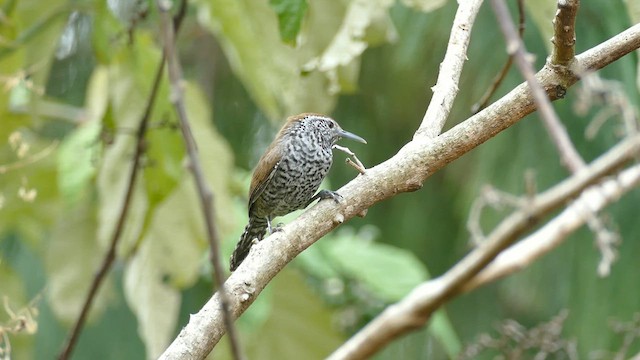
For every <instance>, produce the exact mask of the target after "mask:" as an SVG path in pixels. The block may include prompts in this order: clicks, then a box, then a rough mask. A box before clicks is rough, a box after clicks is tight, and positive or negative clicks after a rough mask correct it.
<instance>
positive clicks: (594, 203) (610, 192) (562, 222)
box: [462, 165, 640, 292]
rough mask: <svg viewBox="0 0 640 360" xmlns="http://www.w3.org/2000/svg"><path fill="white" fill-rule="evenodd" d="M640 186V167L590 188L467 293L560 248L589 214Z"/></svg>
mask: <svg viewBox="0 0 640 360" xmlns="http://www.w3.org/2000/svg"><path fill="white" fill-rule="evenodd" d="M638 185H640V165H634V166H632V167H630V168H628V169H626V170H623V171H621V172H620V173H619V174H618V175H616V176H615V177H614V178H613V179H609V180H606V181H604V182H603V183H601V184H598V185H594V186H592V187H590V188H588V189H586V190H585V191H584V192H583V193H582V194H581V195H580V197H579V198H578V199H576V200H575V201H574V202H573V203H572V204H570V205H569V206H567V208H566V209H565V210H563V211H562V212H561V213H560V214H559V215H558V216H556V217H555V218H553V219H552V220H550V221H549V222H547V224H545V225H544V226H543V227H542V228H540V229H539V230H538V231H536V232H535V233H533V234H531V235H529V236H527V237H526V238H524V239H522V240H520V241H519V242H518V243H517V244H515V245H513V246H511V247H510V248H509V249H507V250H505V251H503V252H502V253H501V254H500V255H498V256H497V257H496V258H495V259H494V260H493V261H492V262H491V264H489V266H487V267H486V268H484V269H483V270H482V271H481V272H480V273H479V274H478V275H476V276H475V277H474V278H473V279H471V281H469V282H467V283H466V284H465V285H464V287H463V288H462V291H463V292H468V291H471V290H473V289H476V288H478V287H480V286H482V285H485V284H487V283H489V282H493V281H496V280H498V279H501V278H504V277H506V276H508V275H510V274H513V273H515V272H518V271H520V270H522V269H524V268H526V267H527V266H529V265H530V264H532V263H533V262H534V261H535V260H537V259H539V258H540V257H542V256H543V255H545V254H547V253H549V252H550V251H551V250H553V249H555V248H556V247H558V246H559V245H560V244H562V242H563V241H564V240H565V239H566V238H567V236H568V235H569V234H571V233H572V232H573V231H575V230H577V229H578V228H579V227H580V226H582V225H584V224H585V223H586V222H587V221H588V216H589V215H588V213H585V212H586V211H588V212H598V211H600V210H602V209H604V208H605V207H606V206H607V205H609V204H612V203H614V202H616V201H617V200H618V199H619V198H620V197H622V195H623V194H625V193H626V192H628V191H630V190H632V189H633V188H635V187H637V186H638Z"/></svg>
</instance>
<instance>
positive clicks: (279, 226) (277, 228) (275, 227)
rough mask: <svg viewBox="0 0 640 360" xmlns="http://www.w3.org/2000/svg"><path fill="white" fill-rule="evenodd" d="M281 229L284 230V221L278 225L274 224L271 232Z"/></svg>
mask: <svg viewBox="0 0 640 360" xmlns="http://www.w3.org/2000/svg"><path fill="white" fill-rule="evenodd" d="M280 231H284V223H278V224H277V225H276V226H274V227H273V228H271V233H272V234H273V233H275V232H280Z"/></svg>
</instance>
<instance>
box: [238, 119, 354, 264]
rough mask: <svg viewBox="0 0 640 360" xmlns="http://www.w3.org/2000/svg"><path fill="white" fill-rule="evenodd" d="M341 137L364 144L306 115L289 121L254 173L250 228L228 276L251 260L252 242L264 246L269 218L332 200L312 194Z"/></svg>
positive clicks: (331, 122)
mask: <svg viewBox="0 0 640 360" xmlns="http://www.w3.org/2000/svg"><path fill="white" fill-rule="evenodd" d="M343 137H345V138H350V139H353V140H356V141H360V142H363V143H365V144H366V141H365V140H364V139H362V138H361V137H359V136H357V135H354V134H352V133H349V132H347V131H344V130H342V129H341V128H340V126H339V125H338V123H336V122H335V120H333V119H331V118H329V117H327V116H324V115H320V114H312V113H304V114H300V115H296V116H292V117H290V118H289V119H287V122H286V123H285V124H284V126H283V127H282V129H280V131H279V132H278V134H277V135H276V138H275V139H274V141H273V142H272V143H271V145H269V147H268V148H267V150H266V151H265V153H264V155H262V157H261V158H260V160H259V161H258V165H257V166H256V168H255V170H254V173H253V177H252V179H251V187H250V189H249V224H248V225H247V227H246V228H245V231H244V232H243V234H242V236H241V237H240V241H239V242H238V245H236V249H235V250H234V252H233V255H231V266H230V268H231V271H234V270H235V269H236V268H237V267H238V266H239V265H240V263H242V261H243V260H244V259H245V257H246V256H247V255H248V254H249V250H250V249H251V246H252V245H253V242H254V241H260V240H262V238H263V237H264V235H265V233H266V231H267V229H270V227H271V220H272V219H273V218H275V217H277V216H282V215H286V214H288V213H290V212H292V211H295V210H298V209H303V208H305V207H306V206H307V205H308V204H309V203H310V202H311V201H313V200H315V199H317V198H319V197H320V198H324V197H326V196H333V195H331V193H330V192H323V193H322V194H316V195H314V194H315V193H316V191H317V190H318V187H319V186H320V183H321V182H322V180H323V179H324V177H325V176H326V175H327V172H328V171H329V168H330V167H331V163H332V162H333V154H332V152H331V148H332V146H333V145H334V144H335V143H336V142H337V141H338V140H340V139H341V138H343Z"/></svg>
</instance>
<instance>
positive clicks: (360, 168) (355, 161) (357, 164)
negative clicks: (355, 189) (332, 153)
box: [333, 145, 366, 175]
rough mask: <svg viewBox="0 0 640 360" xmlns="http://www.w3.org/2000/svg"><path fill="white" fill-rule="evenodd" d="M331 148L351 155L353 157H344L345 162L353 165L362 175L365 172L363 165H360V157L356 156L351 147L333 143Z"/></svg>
mask: <svg viewBox="0 0 640 360" xmlns="http://www.w3.org/2000/svg"><path fill="white" fill-rule="evenodd" d="M333 148H334V149H336V150H340V151H342V152H344V153H346V154H347V155H349V156H351V157H352V158H353V160H352V159H350V158H346V160H345V161H346V163H347V164H349V165H351V166H353V167H354V168H355V169H356V170H358V172H359V173H360V174H362V175H364V174H365V173H366V168H365V167H364V165H362V161H360V159H358V156H357V155H356V154H355V153H354V152H353V151H351V149H349V148H348V147H346V146H340V145H333Z"/></svg>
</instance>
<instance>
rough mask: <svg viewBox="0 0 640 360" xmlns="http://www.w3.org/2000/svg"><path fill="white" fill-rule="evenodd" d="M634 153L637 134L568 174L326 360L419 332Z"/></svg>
mask: <svg viewBox="0 0 640 360" xmlns="http://www.w3.org/2000/svg"><path fill="white" fill-rule="evenodd" d="M638 153H640V136H634V137H633V138H630V139H627V140H625V141H623V142H622V143H621V144H619V145H617V146H616V147H614V148H613V149H611V150H609V151H608V152H607V153H606V154H605V155H603V156H601V157H599V158H598V159H596V160H595V161H594V162H593V163H592V164H591V165H590V166H588V167H585V168H584V169H583V170H581V171H580V172H578V173H576V174H575V175H574V176H572V177H570V178H568V179H565V180H564V181H562V182H561V183H560V184H558V185H556V186H554V187H553V188H551V189H549V190H547V191H545V192H544V193H542V194H539V195H537V196H536V197H535V198H533V199H532V200H531V202H530V204H528V206H526V207H525V208H522V209H520V210H518V211H515V212H514V213H513V214H511V215H510V216H509V217H507V218H506V219H505V220H504V221H502V222H501V223H500V225H498V226H497V227H496V229H495V230H494V231H493V233H491V234H490V235H489V236H488V237H487V240H486V241H485V242H483V243H482V244H481V245H480V246H479V247H477V248H476V249H475V250H474V251H472V252H471V253H470V254H469V255H467V256H466V257H464V258H463V259H462V260H461V261H459V262H458V263H457V264H456V265H455V266H454V267H453V268H451V269H450V270H449V271H447V272H446V273H445V274H444V275H442V276H441V277H439V278H436V279H433V280H430V281H427V282H425V283H423V284H422V285H420V286H418V287H416V288H415V289H414V290H413V291H412V292H411V293H410V294H409V295H407V296H406V297H405V298H404V299H402V300H401V301H400V302H399V303H396V304H394V305H392V306H389V307H388V308H387V309H385V310H384V311H383V312H382V313H381V314H380V315H379V316H377V317H376V318H375V319H373V320H372V321H371V322H370V323H369V324H367V325H366V326H365V327H364V328H362V329H361V330H360V331H359V332H358V333H357V334H356V335H355V336H353V337H352V338H351V339H349V341H347V342H346V343H345V344H343V345H342V346H341V347H340V348H338V350H336V351H335V352H334V353H333V354H332V355H331V356H330V357H329V359H331V360H339V359H340V360H343V359H366V358H368V357H369V356H371V355H372V354H374V353H375V352H377V351H378V350H380V349H381V348H382V347H383V346H385V345H386V344H388V343H389V342H390V341H391V340H393V339H395V338H396V337H398V336H400V335H402V334H404V333H406V332H408V331H412V330H415V329H417V328H420V327H421V326H423V325H424V324H425V323H426V322H427V321H428V320H429V319H430V318H431V314H433V312H434V311H435V310H437V309H438V307H440V306H441V305H442V304H443V303H444V302H445V301H446V300H448V299H450V298H452V297H454V296H455V295H457V294H459V293H460V292H461V289H462V288H463V287H464V285H465V284H466V283H467V282H469V281H470V280H471V279H472V278H473V277H474V276H475V275H476V274H478V273H479V272H480V271H481V270H482V269H483V268H485V267H486V266H487V265H488V264H489V263H490V262H491V261H492V260H493V259H494V258H495V257H496V256H498V254H500V252H502V251H503V250H504V249H506V248H507V247H509V246H510V245H511V244H512V243H513V242H515V241H516V240H517V239H518V238H519V237H520V236H521V235H523V234H524V233H525V232H526V231H527V230H529V229H531V228H532V227H533V226H534V225H535V224H536V223H537V222H539V221H540V220H541V218H542V217H543V216H544V215H546V214H548V213H549V212H551V211H553V210H555V209H557V208H559V207H560V206H562V205H563V204H564V203H565V202H566V201H568V200H569V199H571V198H573V197H575V196H576V195H578V194H579V193H580V192H582V191H583V190H584V189H585V188H587V187H588V186H590V185H592V184H594V182H596V181H598V180H599V179H601V178H602V177H604V176H606V175H608V174H610V173H611V172H612V171H615V170H616V169H618V168H620V167H621V166H622V165H624V164H625V163H626V162H628V161H630V160H633V159H634V158H635V157H636V156H637V154H638Z"/></svg>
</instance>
